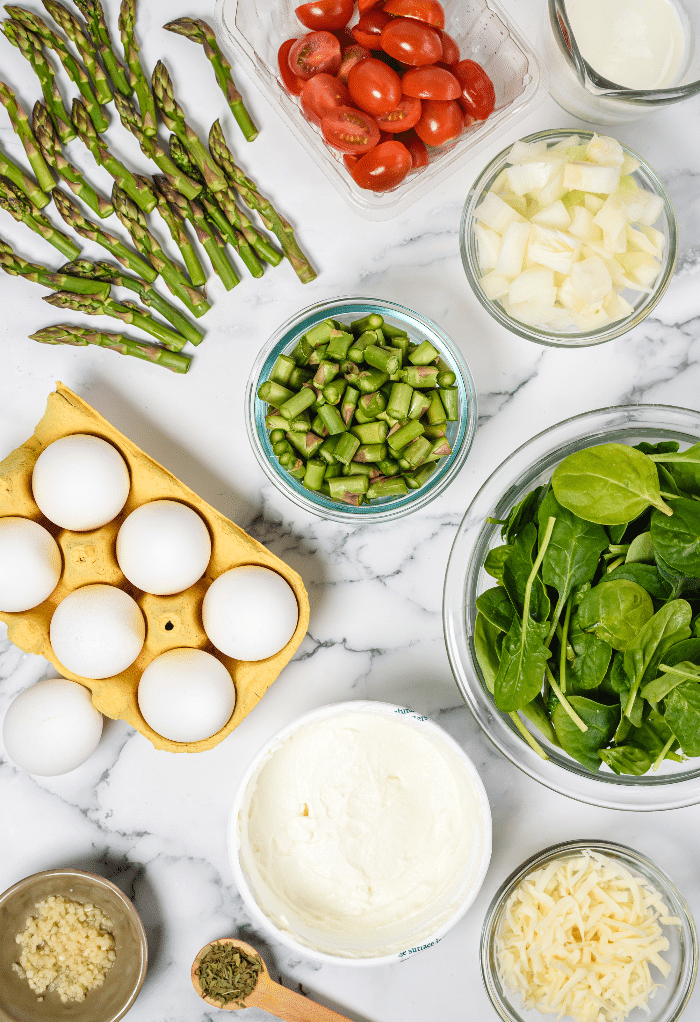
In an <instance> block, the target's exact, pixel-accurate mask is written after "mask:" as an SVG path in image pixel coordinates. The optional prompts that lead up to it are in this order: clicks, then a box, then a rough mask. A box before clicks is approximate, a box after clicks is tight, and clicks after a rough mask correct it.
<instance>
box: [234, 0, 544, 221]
mask: <svg viewBox="0 0 700 1022" xmlns="http://www.w3.org/2000/svg"><path fill="white" fill-rule="evenodd" d="M296 6H298V4H297V2H296V0H294V2H290V0H218V3H217V18H218V21H219V24H220V26H221V29H222V32H223V36H224V38H225V39H226V40H228V41H229V42H230V43H231V46H232V47H233V49H234V51H235V56H236V62H240V63H241V64H242V65H243V67H244V68H245V70H246V71H247V72H248V74H249V75H250V76H251V78H252V79H253V81H254V82H255V83H256V84H257V85H258V87H259V88H260V89H261V90H262V92H263V95H264V96H265V98H266V99H267V100H268V101H269V102H270V103H271V104H272V106H273V108H274V109H275V110H277V112H278V113H280V114H281V115H282V117H283V118H284V120H285V122H286V123H287V124H288V125H289V126H290V128H291V129H292V131H293V132H294V134H295V135H296V137H297V138H298V139H299V141H300V142H301V144H302V145H303V146H304V148H305V149H306V151H307V153H308V154H309V156H310V157H311V159H312V160H313V161H314V163H316V165H317V166H318V167H320V169H321V170H322V171H323V173H324V174H325V175H326V177H327V178H328V179H329V180H330V182H331V183H332V184H333V186H334V187H335V188H336V189H337V190H338V191H339V192H340V194H341V195H342V197H343V198H344V199H345V201H346V202H347V203H348V204H349V205H350V206H351V207H352V208H353V209H354V210H355V211H356V212H357V213H359V214H360V216H364V217H366V218H367V219H368V220H388V219H390V218H391V217H393V216H396V215H397V214H398V213H400V212H402V211H403V210H404V209H407V208H408V207H409V206H410V205H412V203H414V202H415V201H416V200H417V199H419V198H421V197H422V196H423V195H426V194H427V193H428V192H429V191H431V190H432V189H433V188H434V187H435V185H436V184H437V183H438V182H439V181H442V180H444V179H445V178H446V177H447V176H448V175H449V174H452V173H453V172H454V171H455V170H457V168H458V167H461V166H463V165H464V164H465V163H466V162H467V161H468V160H470V159H471V158H472V157H473V156H475V155H476V154H477V153H478V152H479V151H480V150H481V149H483V148H484V147H485V146H486V145H488V144H489V143H491V142H492V141H493V140H494V139H497V138H499V137H500V136H501V135H503V134H504V133H505V132H506V130H507V129H508V128H509V127H510V126H511V125H512V124H513V123H515V122H517V121H518V120H520V119H521V118H522V117H524V116H525V115H526V113H527V114H529V113H531V112H532V110H534V108H535V107H536V106H538V105H539V103H541V102H542V100H543V99H544V98H545V96H546V95H547V83H548V75H547V70H546V66H545V65H544V64H541V63H540V61H539V60H538V58H537V56H536V54H535V53H534V51H533V50H532V49H531V47H530V46H529V45H528V44H527V42H526V41H525V39H523V37H522V36H521V34H520V33H519V32H518V30H517V28H516V27H515V25H514V24H513V22H512V21H511V20H510V18H509V17H508V15H507V14H506V12H505V11H504V10H502V9H501V7H499V5H498V3H496V2H495V0H447V2H446V3H445V4H444V5H443V6H444V8H445V28H446V29H447V31H448V32H449V33H450V35H451V36H453V38H454V39H455V40H456V42H457V43H458V44H459V48H460V53H461V56H462V59H466V58H470V59H472V60H476V61H477V63H479V64H481V66H482V67H483V68H484V69H485V70H486V72H487V74H488V75H489V77H490V78H491V79H492V81H493V83H494V87H495V90H496V109H495V110H494V112H493V113H492V114H491V116H490V117H489V118H488V120H486V121H482V122H478V123H475V124H474V125H472V127H471V128H470V130H469V131H468V132H465V133H464V134H463V135H461V136H460V138H459V139H457V141H456V142H455V143H454V144H452V145H449V144H448V145H445V146H440V147H439V148H437V149H431V156H430V166H428V167H424V168H423V169H421V170H420V171H418V172H417V173H414V174H409V175H408V177H407V178H406V179H405V180H404V181H403V182H402V183H401V184H400V185H398V186H397V187H396V188H394V189H392V190H391V191H388V192H370V191H367V190H366V189H363V188H359V187H358V186H357V185H356V184H355V182H354V181H353V179H352V177H351V176H350V174H349V173H348V171H347V170H346V169H345V166H344V164H343V157H342V155H341V154H340V153H339V152H338V151H337V150H336V149H333V148H331V147H330V146H329V145H327V143H326V142H325V141H324V139H323V136H322V135H321V132H320V129H318V128H316V127H314V125H312V124H310V123H309V121H307V120H306V118H305V117H304V115H303V114H302V112H301V109H300V107H299V103H298V100H296V99H295V98H294V97H293V96H290V95H289V94H288V93H287V91H286V90H285V89H284V88H283V87H282V85H281V84H280V81H279V78H278V75H279V70H278V64H277V51H278V49H279V47H280V46H281V45H282V43H283V42H284V40H285V39H289V38H290V37H297V38H300V37H301V36H302V35H304V34H305V32H306V31H307V29H305V28H304V26H303V25H302V24H301V22H300V21H299V20H298V19H297V17H296V15H295V14H294V8H295V7H296ZM357 19H358V13H357V11H356V12H355V14H354V16H353V19H352V23H353V24H354V23H355V22H356V21H357Z"/></svg>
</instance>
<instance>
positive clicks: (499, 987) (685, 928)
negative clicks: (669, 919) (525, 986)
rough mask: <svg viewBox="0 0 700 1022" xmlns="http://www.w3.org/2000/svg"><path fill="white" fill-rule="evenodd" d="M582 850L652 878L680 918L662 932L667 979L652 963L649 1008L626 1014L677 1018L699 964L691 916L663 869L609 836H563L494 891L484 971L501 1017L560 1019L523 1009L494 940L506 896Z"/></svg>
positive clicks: (512, 1021) (513, 1021) (653, 1020)
mask: <svg viewBox="0 0 700 1022" xmlns="http://www.w3.org/2000/svg"><path fill="white" fill-rule="evenodd" d="M584 850H590V851H593V852H599V853H600V854H601V855H604V856H606V857H607V858H608V859H612V860H614V862H616V863H619V865H620V866H621V867H622V868H623V869H625V870H626V871H627V872H629V873H631V874H632V875H633V876H636V877H640V878H642V879H645V880H648V881H650V883H651V884H652V885H653V886H654V887H655V888H656V890H657V891H658V892H659V894H661V896H662V898H663V900H664V902H665V903H666V905H667V906H668V909H669V913H670V915H671V916H676V917H677V918H678V919H680V921H681V924H680V926H677V925H665V926H664V927H663V931H664V936H665V937H667V939H668V941H669V944H670V947H669V949H668V951H664V952H662V953H661V957H662V958H663V959H665V960H666V962H668V964H669V965H670V967H671V968H670V972H669V975H668V977H667V978H666V979H664V977H663V976H662V975H661V973H660V972H659V971H658V970H657V969H656V968H653V969H652V970H651V974H652V978H653V980H654V982H658V983H659V984H660V985H659V987H658V988H657V989H656V991H655V992H654V996H653V997H651V998H650V999H649V1003H648V1009H649V1010H648V1013H647V1012H645V1011H643V1010H642V1008H636V1009H634V1010H633V1011H632V1013H631V1014H630V1015H629V1016H628V1022H642V1020H644V1022H676V1019H678V1018H680V1016H681V1015H682V1013H683V1011H684V1010H685V1008H686V1006H687V1004H688V1001H689V999H690V995H691V993H692V991H693V986H694V984H695V977H696V974H697V968H698V945H697V934H696V931H695V923H694V922H693V917H692V916H691V914H690V909H689V908H688V905H687V904H686V901H685V899H684V897H683V895H682V894H681V893H680V891H679V890H678V888H677V887H676V885H675V884H674V882H673V880H671V878H670V877H669V876H667V875H666V873H664V871H663V870H662V869H660V868H659V867H658V866H656V865H655V864H654V863H653V862H652V861H651V860H650V859H647V857H646V856H645V855H642V853H641V852H637V851H635V850H634V849H632V848H627V847H626V846H625V845H618V844H614V843H612V842H610V841H565V842H563V843H562V844H558V845H552V847H551V848H545V849H544V851H542V852H538V853H537V855H533V856H532V858H530V859H527V860H526V861H525V862H524V863H523V864H522V865H521V866H518V868H517V869H516V870H515V872H514V873H511V875H510V876H509V877H508V879H507V880H505V881H504V882H503V884H502V885H501V887H500V888H499V889H498V891H497V892H496V894H495V895H494V898H493V901H492V902H491V904H490V905H489V909H488V911H487V913H486V918H485V919H484V926H483V929H482V932H481V975H482V978H483V981H484V985H485V987H486V992H487V994H488V996H489V998H490V1000H491V1004H492V1005H493V1007H494V1009H495V1011H496V1014H497V1016H498V1018H500V1019H502V1020H503V1022H553V1020H554V1019H555V1018H556V1016H555V1015H551V1014H548V1015H543V1014H542V1013H541V1012H539V1011H538V1010H537V1009H536V1008H531V1009H529V1010H528V1009H526V1008H524V1007H523V1005H522V1001H521V998H520V995H519V994H514V993H512V992H511V991H510V990H509V989H508V987H507V986H506V985H505V984H504V983H503V981H502V979H501V976H500V974H499V969H498V961H497V953H496V940H497V937H498V934H499V931H500V928H501V925H502V922H503V916H504V913H505V910H506V905H507V903H508V899H509V898H510V896H511V894H512V893H513V892H514V891H515V890H516V888H517V887H519V886H520V884H521V883H522V882H523V880H525V879H526V878H527V877H528V876H529V875H530V874H531V873H534V872H535V871H536V870H538V869H542V867H544V866H547V865H548V864H549V863H550V862H553V861H554V860H555V859H567V858H572V857H574V856H576V855H577V854H579V853H581V852H582V851H584ZM568 1017H570V1016H567V1018H568Z"/></svg>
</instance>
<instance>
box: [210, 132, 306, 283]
mask: <svg viewBox="0 0 700 1022" xmlns="http://www.w3.org/2000/svg"><path fill="white" fill-rule="evenodd" d="M209 146H210V148H211V154H212V157H213V158H214V159H215V160H216V162H217V163H218V165H219V166H220V167H221V169H222V170H223V171H224V173H225V174H226V178H227V180H228V181H229V182H230V184H231V185H232V187H233V188H235V189H236V191H237V192H238V194H239V195H240V196H241V198H242V199H243V201H244V202H245V203H246V205H247V206H249V207H250V209H254V210H256V212H258V213H259V214H260V218H261V220H262V222H263V223H264V224H265V227H267V229H268V230H269V231H272V232H273V234H275V235H276V236H277V238H278V240H279V243H280V245H281V246H282V250H283V251H284V254H285V255H286V256H287V259H288V260H289V262H290V263H291V264H292V266H293V268H294V272H295V273H296V275H297V276H298V278H299V280H300V281H301V282H302V284H308V283H309V281H311V280H313V279H314V278H315V277H316V274H315V272H314V270H313V268H312V266H311V264H310V263H309V260H308V259H307V258H306V256H305V255H304V253H303V252H302V250H301V249H300V248H299V245H298V244H297V241H296V238H295V237H294V230H293V228H292V226H291V224H289V223H288V222H287V220H285V219H284V217H282V216H280V215H279V213H278V212H277V211H276V209H275V208H274V207H273V205H272V203H271V202H270V201H269V199H266V198H265V196H264V195H262V194H261V193H260V191H258V188H257V185H256V184H255V182H254V181H251V180H250V178H247V177H246V176H245V174H244V173H243V171H242V170H241V168H240V167H237V166H236V162H235V160H234V158H233V155H232V153H231V152H230V150H229V148H228V146H227V145H226V140H225V138H224V133H223V131H222V128H221V125H220V123H219V121H218V120H216V121H214V123H213V125H212V128H211V131H210V132H209Z"/></svg>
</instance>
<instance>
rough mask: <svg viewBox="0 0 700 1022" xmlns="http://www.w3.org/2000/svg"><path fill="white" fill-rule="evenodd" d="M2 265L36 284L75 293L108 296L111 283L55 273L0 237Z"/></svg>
mask: <svg viewBox="0 0 700 1022" xmlns="http://www.w3.org/2000/svg"><path fill="white" fill-rule="evenodd" d="M0 266H1V267H2V268H3V270H4V271H5V273H10V274H12V276H13V277H26V279H27V280H31V281H33V282H34V283H35V284H41V285H42V286H43V287H48V288H50V289H51V290H52V291H73V292H74V293H75V294H83V295H92V294H94V295H98V296H99V297H100V298H108V297H109V290H110V285H109V283H108V282H106V281H99V280H85V279H84V278H83V277H73V276H70V275H69V274H67V273H54V272H53V271H52V270H49V269H47V267H46V266H42V265H41V264H40V263H30V262H27V260H26V259H22V257H21V256H18V255H17V253H16V252H14V251H13V250H12V249H11V248H10V246H9V245H8V244H7V242H5V241H3V240H2V239H1V238H0Z"/></svg>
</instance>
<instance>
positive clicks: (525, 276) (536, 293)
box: [508, 267, 557, 305]
mask: <svg viewBox="0 0 700 1022" xmlns="http://www.w3.org/2000/svg"><path fill="white" fill-rule="evenodd" d="M556 300H557V289H556V287H555V286H554V272H553V270H547V269H545V268H544V267H538V268H533V269H531V270H523V272H522V273H521V274H520V275H519V276H517V277H516V278H515V280H514V281H513V283H512V284H511V285H510V290H509V292H508V301H509V302H511V303H512V304H513V305H517V304H519V303H520V302H541V303H542V304H543V305H554V303H555V301H556Z"/></svg>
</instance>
